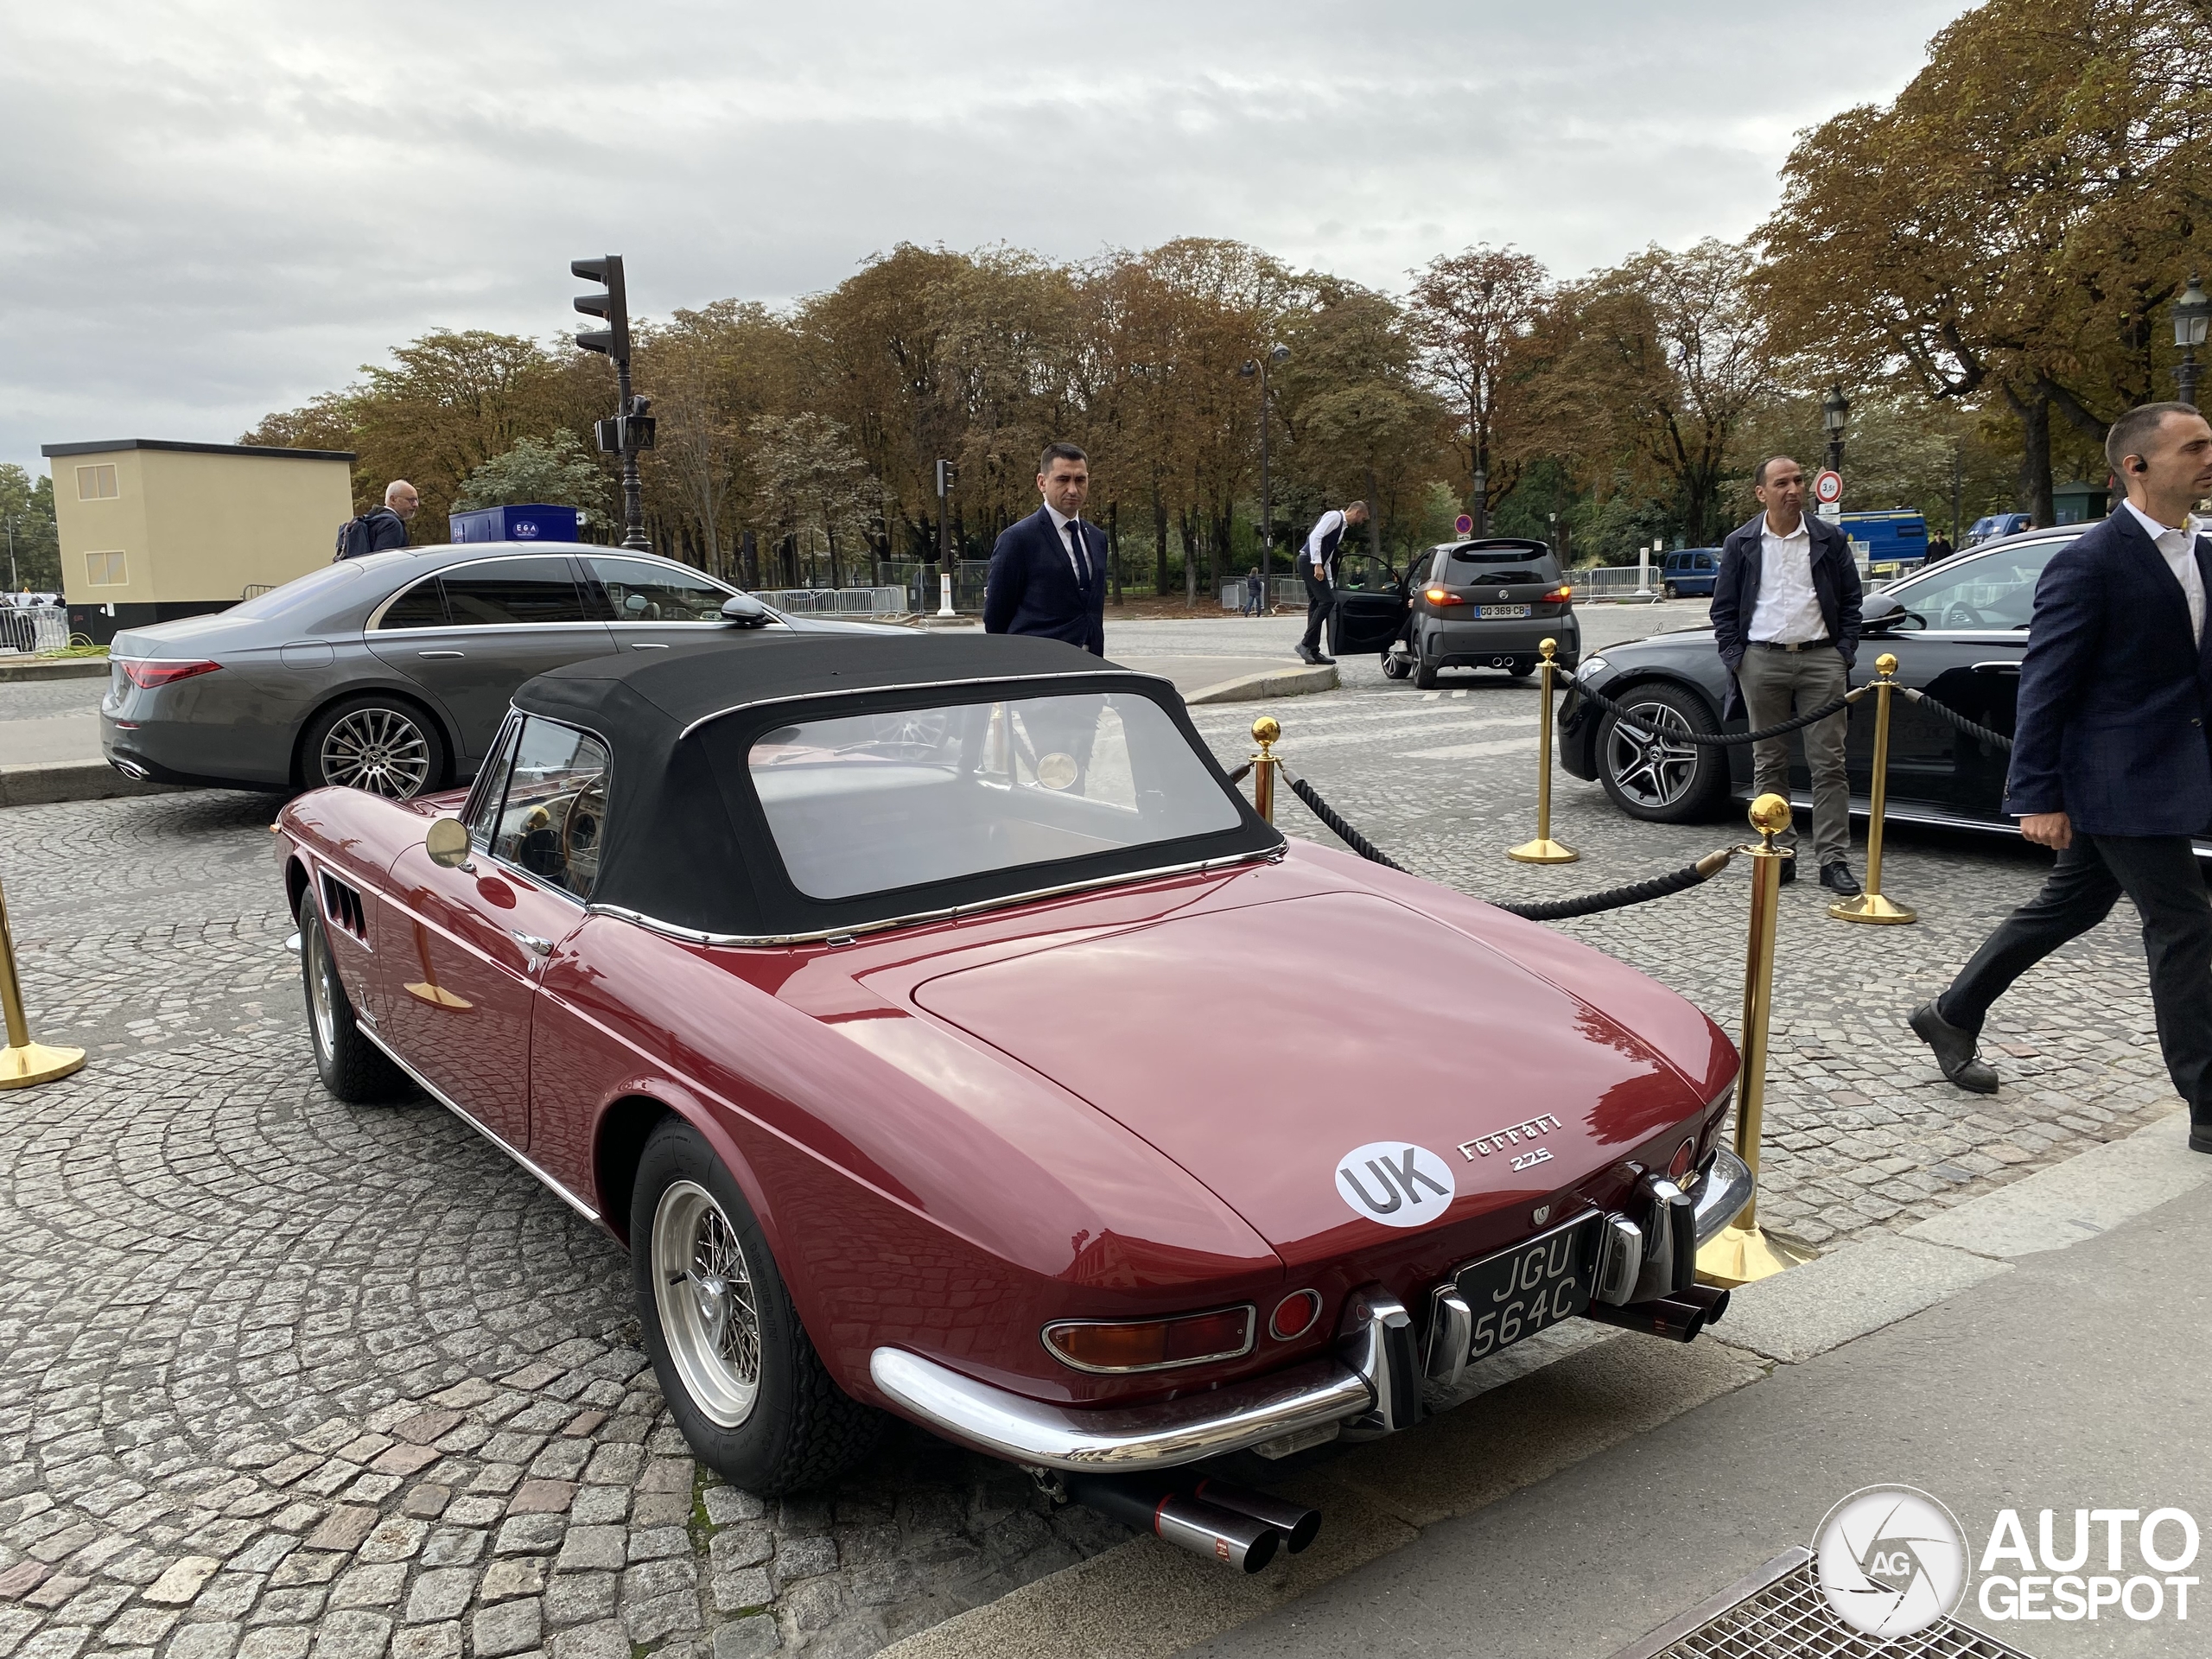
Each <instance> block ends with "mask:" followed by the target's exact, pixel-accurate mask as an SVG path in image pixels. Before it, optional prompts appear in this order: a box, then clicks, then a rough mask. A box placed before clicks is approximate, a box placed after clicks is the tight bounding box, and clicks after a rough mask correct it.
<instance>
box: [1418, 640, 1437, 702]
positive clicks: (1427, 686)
mask: <svg viewBox="0 0 2212 1659" xmlns="http://www.w3.org/2000/svg"><path fill="white" fill-rule="evenodd" d="M1414 650H1415V651H1416V652H1420V653H1421V654H1420V655H1417V656H1416V657H1414V684H1415V685H1417V686H1419V687H1420V688H1421V690H1424V691H1433V690H1436V664H1435V663H1434V662H1433V660H1432V659H1431V658H1429V657H1428V655H1427V652H1426V648H1425V642H1424V641H1422V640H1420V639H1415V640H1414Z"/></svg>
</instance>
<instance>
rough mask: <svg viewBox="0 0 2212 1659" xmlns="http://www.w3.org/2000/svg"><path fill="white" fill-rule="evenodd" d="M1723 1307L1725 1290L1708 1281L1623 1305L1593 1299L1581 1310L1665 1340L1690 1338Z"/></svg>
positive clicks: (1717, 1319)
mask: <svg viewBox="0 0 2212 1659" xmlns="http://www.w3.org/2000/svg"><path fill="white" fill-rule="evenodd" d="M1727 1311H1728V1293H1727V1292H1726V1291H1725V1290H1715V1289H1713V1287H1712V1286H1710V1285H1690V1286H1688V1287H1685V1288H1683V1289H1681V1290H1678V1291H1675V1293H1674V1294H1672V1295H1668V1296H1654V1297H1653V1298H1651V1299H1650V1300H1649V1301H1643V1302H1630V1303H1629V1304H1628V1305H1627V1306H1623V1307H1613V1306H1608V1305H1607V1304H1606V1303H1604V1302H1597V1301H1593V1302H1592V1303H1591V1304H1590V1306H1588V1307H1586V1308H1585V1309H1584V1310H1583V1312H1582V1317H1583V1318H1584V1319H1595V1320H1596V1321H1597V1322H1598V1323H1599V1324H1600V1325H1618V1326H1620V1327H1621V1329H1622V1330H1624V1331H1641V1332H1643V1334H1644V1335H1646V1336H1647V1337H1664V1338H1667V1339H1668V1340H1669V1342H1694V1341H1695V1340H1697V1334H1698V1332H1700V1331H1702V1330H1704V1329H1705V1327H1706V1326H1707V1325H1718V1324H1719V1323H1720V1316H1721V1315H1722V1314H1724V1313H1726V1312H1727Z"/></svg>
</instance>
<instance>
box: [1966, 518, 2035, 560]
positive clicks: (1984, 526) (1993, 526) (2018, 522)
mask: <svg viewBox="0 0 2212 1659" xmlns="http://www.w3.org/2000/svg"><path fill="white" fill-rule="evenodd" d="M2027 527H2028V515H2027V514H2026V513H2024V512H1993V513H1989V514H1986V516H1984V517H1982V518H1977V519H1975V520H1974V525H1973V528H1971V529H1970V530H1968V531H1967V538H1966V540H1965V541H1964V542H1963V543H1961V545H1960V548H1959V551H1961V553H1963V552H1965V551H1966V550H1967V548H1969V547H1979V546H1980V545H1981V543H1984V542H1993V541H1995V540H1996V539H1997V538H1998V537H2000V536H2017V535H2018V534H2019V533H2020V532H2021V531H2024V530H2025V529H2026V528H2027Z"/></svg>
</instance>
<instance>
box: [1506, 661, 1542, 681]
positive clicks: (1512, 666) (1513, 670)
mask: <svg viewBox="0 0 2212 1659" xmlns="http://www.w3.org/2000/svg"><path fill="white" fill-rule="evenodd" d="M1540 660H1541V658H1535V657H1516V658H1514V659H1513V660H1512V661H1511V662H1510V663H1508V664H1506V665H1505V671H1506V672H1507V673H1508V674H1510V675H1511V676H1512V677H1514V678H1515V679H1516V680H1525V679H1527V678H1528V677H1529V676H1530V675H1531V674H1534V673H1535V671H1536V664H1537V663H1538V662H1539V661H1540Z"/></svg>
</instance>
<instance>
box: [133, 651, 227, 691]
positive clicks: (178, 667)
mask: <svg viewBox="0 0 2212 1659" xmlns="http://www.w3.org/2000/svg"><path fill="white" fill-rule="evenodd" d="M119 660H120V662H121V664H122V667H123V672H124V677H125V678H126V679H128V680H129V681H130V683H131V684H133V685H135V686H137V688H138V689H139V690H142V691H150V690H153V689H154V688H155V687H156V686H160V685H171V684H174V683H175V682H177V681H178V680H188V679H190V678H192V677H193V676H194V675H195V674H213V672H214V671H216V670H217V669H219V668H220V667H222V664H220V663H207V662H194V663H179V662H165V661H162V660H161V659H160V658H148V657H127V658H120V659H119Z"/></svg>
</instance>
